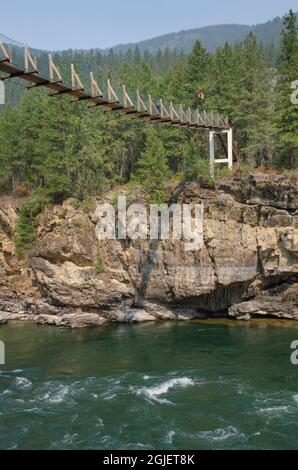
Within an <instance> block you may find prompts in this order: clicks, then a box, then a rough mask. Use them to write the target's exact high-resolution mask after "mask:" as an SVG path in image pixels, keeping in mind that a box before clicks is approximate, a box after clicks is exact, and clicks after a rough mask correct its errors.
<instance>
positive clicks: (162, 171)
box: [136, 127, 169, 204]
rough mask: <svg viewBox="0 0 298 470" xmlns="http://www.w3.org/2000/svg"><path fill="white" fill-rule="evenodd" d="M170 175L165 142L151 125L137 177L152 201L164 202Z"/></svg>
mask: <svg viewBox="0 0 298 470" xmlns="http://www.w3.org/2000/svg"><path fill="white" fill-rule="evenodd" d="M168 176H169V168H168V166H167V163H166V153H165V149H164V146H163V143H162V141H161V140H160V139H159V138H158V135H157V132H156V130H155V129H154V128H153V127H149V128H148V135H147V142H146V148H145V151H144V152H143V153H142V154H141V157H140V160H139V162H138V169H137V173H136V178H137V180H138V181H139V182H140V183H141V184H142V187H143V189H144V191H145V193H146V195H147V197H148V200H150V202H153V203H158V204H159V203H162V202H164V198H165V188H166V184H165V183H166V181H167V177H168Z"/></svg>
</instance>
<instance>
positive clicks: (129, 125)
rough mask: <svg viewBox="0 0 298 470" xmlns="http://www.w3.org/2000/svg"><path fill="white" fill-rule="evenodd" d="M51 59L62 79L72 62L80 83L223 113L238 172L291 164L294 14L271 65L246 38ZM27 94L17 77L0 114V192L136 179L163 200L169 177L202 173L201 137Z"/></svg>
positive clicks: (295, 122)
mask: <svg viewBox="0 0 298 470" xmlns="http://www.w3.org/2000/svg"><path fill="white" fill-rule="evenodd" d="M19 53H20V51H18V50H17V49H16V50H15V51H14V54H15V55H17V54H19ZM15 59H16V60H17V59H18V57H17V56H15ZM19 60H21V59H20V58H19ZM38 61H39V68H40V69H41V72H42V71H45V70H46V67H47V55H46V54H45V53H40V54H39V57H38ZM54 61H55V62H56V63H57V64H58V65H59V66H60V69H61V73H62V76H63V77H65V78H66V79H67V78H68V80H69V76H70V64H71V62H75V64H76V68H77V69H78V71H79V72H80V74H81V77H82V80H83V82H86V83H87V81H88V80H89V77H88V75H89V72H90V71H91V70H92V71H93V72H95V74H96V76H97V77H100V80H99V82H100V84H101V85H102V86H103V83H104V80H105V79H106V78H107V77H112V79H113V84H114V85H115V88H116V89H117V88H119V87H120V85H121V84H122V83H125V84H126V87H127V89H128V90H133V91H134V90H137V89H139V90H140V92H141V93H142V94H147V93H149V92H150V93H151V94H152V96H154V97H155V98H157V97H159V96H162V97H163V98H164V100H165V101H168V102H169V101H171V100H172V101H173V102H174V103H176V104H179V103H183V104H184V105H185V106H193V107H197V108H199V109H201V110H203V109H205V110H207V111H208V110H217V111H218V112H219V113H223V114H225V115H227V116H228V117H229V119H230V122H231V124H232V126H233V128H234V131H235V138H236V141H237V145H238V148H239V151H240V153H241V156H242V164H243V166H244V167H245V166H250V167H255V166H267V167H271V166H278V167H282V168H289V169H292V168H294V167H295V166H297V157H298V137H297V136H298V107H297V105H293V104H292V103H291V101H290V95H291V93H292V90H291V83H292V82H293V81H294V80H296V79H298V38H297V28H296V16H295V15H294V14H293V13H292V12H290V13H289V15H288V16H287V17H285V18H284V26H283V35H282V44H281V50H280V51H279V54H278V61H277V65H276V66H274V67H273V66H272V63H271V61H270V60H269V57H268V54H267V52H266V51H265V50H264V48H262V47H261V46H260V45H259V44H258V41H257V38H256V36H255V35H254V34H252V33H250V34H248V36H247V37H246V38H245V39H244V41H243V42H242V43H240V44H236V45H229V44H227V43H226V44H225V45H224V46H223V47H221V48H218V49H217V50H216V51H215V52H212V53H211V52H209V51H207V50H206V49H205V48H204V47H203V45H202V44H201V42H199V41H197V42H196V43H195V44H194V47H193V49H192V51H191V53H190V54H189V55H186V54H184V53H179V52H178V51H177V50H174V51H170V50H169V49H166V50H165V51H164V52H161V51H158V52H157V54H152V53H150V52H148V51H146V52H144V53H143V54H142V53H141V52H140V50H139V49H138V48H136V49H135V50H134V51H132V50H128V51H127V52H126V53H125V54H116V53H114V52H113V51H110V53H109V54H108V55H104V54H102V53H100V52H99V51H97V50H92V51H88V52H85V53H84V52H81V53H79V52H73V51H68V52H64V53H57V54H55V55H54ZM24 91H25V89H24V85H23V84H22V83H21V82H19V81H18V80H17V79H15V80H14V82H13V83H12V84H10V85H9V86H8V87H7V94H8V98H9V99H11V100H12V101H13V102H14V103H16V102H17V101H18V99H19V98H20V97H21V95H22V98H21V102H20V104H19V105H8V106H6V108H5V110H4V111H3V112H2V114H1V115H0V139H1V147H0V185H1V186H0V187H1V192H2V193H10V192H15V193H18V194H19V193H21V194H27V193H29V192H31V191H33V192H35V193H36V194H41V195H43V196H46V197H47V198H49V199H50V200H54V201H58V200H62V199H64V198H66V197H69V196H75V197H77V198H79V199H84V198H85V197H86V195H88V196H89V195H90V194H92V193H95V192H100V191H104V190H105V189H106V188H108V187H110V186H111V185H113V184H115V183H119V182H125V183H127V182H132V183H134V182H139V183H141V184H142V186H143V188H144V190H145V192H147V194H148V197H152V198H153V199H156V200H162V199H163V197H164V189H163V188H164V187H165V183H166V182H168V181H169V180H170V179H171V178H175V179H183V178H184V179H192V178H193V179H195V178H198V177H200V176H202V175H206V158H207V134H206V133H199V132H196V131H193V130H187V129H178V128H170V127H168V126H162V125H158V124H157V125H154V124H148V125H145V124H144V123H143V122H140V121H138V120H137V119H133V118H128V117H122V118H117V117H116V116H115V115H114V114H112V113H109V112H104V111H103V110H102V109H98V108H97V109H92V110H91V109H88V108H87V106H86V104H84V103H81V104H78V103H76V104H74V103H70V101H69V98H68V97H63V96H61V97H55V98H53V97H49V96H48V94H47V92H46V90H30V91H26V93H24Z"/></svg>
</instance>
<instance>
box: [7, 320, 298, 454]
mask: <svg viewBox="0 0 298 470" xmlns="http://www.w3.org/2000/svg"><path fill="white" fill-rule="evenodd" d="M0 340H1V341H3V342H4V343H5V348H6V365H5V366H0V448H1V449H134V450H136V449H146V450H151V449H158V450H161V449H165V450H167V449H193V450H195V449H298V366H294V365H292V364H291V362H290V355H291V350H290V344H291V342H292V341H294V340H298V325H297V324H296V323H289V322H286V323H282V322H274V321H267V322H264V321H261V320H260V321H253V322H252V323H236V322H229V321H226V320H219V321H206V322H190V323H179V324H178V323H154V324H152V323H149V324H141V325H119V324H115V325H114V324H113V325H108V326H107V327H102V328H99V329H94V330H84V331H83V330H82V331H71V330H67V329H65V330H64V329H58V328H54V327H47V326H45V327H37V326H35V325H33V324H30V323H14V324H10V325H8V326H2V327H1V328H0Z"/></svg>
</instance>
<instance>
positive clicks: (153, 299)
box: [0, 173, 298, 327]
mask: <svg viewBox="0 0 298 470" xmlns="http://www.w3.org/2000/svg"><path fill="white" fill-rule="evenodd" d="M114 196H115V194H112V193H111V194H107V195H106V197H105V198H104V200H105V201H108V200H109V198H110V199H111V198H113V197H114ZM172 199H173V201H174V202H180V203H190V202H192V203H203V204H204V244H203V246H202V247H201V249H200V250H195V251H186V250H185V244H184V242H183V241H173V240H167V241H159V240H153V241H150V240H137V241H131V240H119V241H114V240H110V241H99V240H98V239H97V237H96V230H95V227H96V224H97V222H98V218H97V216H96V212H95V210H94V208H93V209H88V210H87V209H80V208H74V207H73V204H72V202H71V201H66V202H65V203H64V204H63V205H62V206H48V207H47V208H46V210H45V211H44V212H43V213H42V214H41V215H40V216H38V220H37V222H38V224H37V241H36V243H35V244H34V247H33V248H32V250H31V251H30V252H29V253H28V255H27V256H26V258H25V259H24V260H19V259H17V257H16V255H15V246H14V244H13V242H12V234H13V231H14V228H15V224H16V221H17V217H18V214H17V213H18V208H19V207H20V204H21V203H22V201H21V200H13V199H11V198H2V200H1V204H0V321H2V322H5V321H6V320H7V319H30V320H34V321H36V322H38V323H49V324H54V325H59V326H72V327H84V326H95V325H101V324H104V323H105V322H107V321H124V322H132V321H153V320H159V319H162V320H188V319H194V318H204V317H207V316H218V315H225V316H230V317H231V318H237V319H246V320H248V319H250V318H251V317H253V316H265V315H266V316H268V317H280V318H287V319H295V320H298V186H297V179H296V178H295V177H294V178H287V177H285V176H276V175H275V176H272V175H267V174H260V173H258V174H251V175H250V176H249V178H246V179H243V178H233V179H226V180H223V181H221V183H219V184H218V185H217V186H216V187H215V188H207V187H206V186H205V187H204V185H203V186H202V185H200V184H199V183H195V182H192V183H188V184H184V185H181V186H178V187H177V188H176V190H175V193H174V194H173V198H172ZM173 201H172V202H173ZM99 202H102V200H99V201H98V203H99ZM99 264H100V267H99V266H98V265H99ZM1 319H2V320H1Z"/></svg>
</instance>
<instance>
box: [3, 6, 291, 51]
mask: <svg viewBox="0 0 298 470" xmlns="http://www.w3.org/2000/svg"><path fill="white" fill-rule="evenodd" d="M1 3H2V2H1ZM290 8H292V9H293V10H295V11H297V10H298V0H226V1H224V0H212V1H210V0H204V1H203V0H146V1H144V0H104V1H103V0H50V1H49V2H43V1H40V0H25V1H24V0H9V1H6V2H5V3H4V5H3V4H2V5H0V18H1V23H0V24H1V26H0V33H2V34H5V35H7V36H9V37H11V38H13V39H15V40H17V41H20V42H27V43H28V44H29V45H30V46H32V47H37V48H43V49H68V48H91V47H110V46H113V45H116V44H119V43H127V42H136V41H139V40H142V39H148V38H151V37H154V36H157V35H160V34H164V33H170V32H174V31H179V30H181V29H189V28H194V27H200V26H207V25H211V24H222V23H242V24H256V23H261V22H265V21H267V20H269V19H272V18H274V17H275V16H281V15H283V14H284V13H285V12H286V11H287V10H289V9H290Z"/></svg>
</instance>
